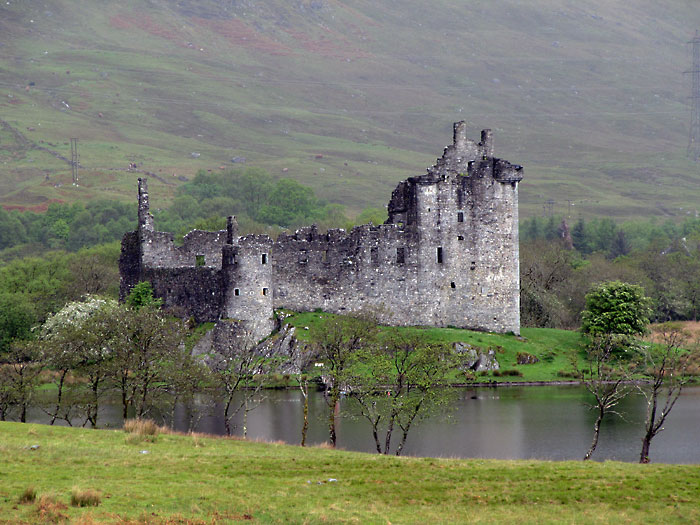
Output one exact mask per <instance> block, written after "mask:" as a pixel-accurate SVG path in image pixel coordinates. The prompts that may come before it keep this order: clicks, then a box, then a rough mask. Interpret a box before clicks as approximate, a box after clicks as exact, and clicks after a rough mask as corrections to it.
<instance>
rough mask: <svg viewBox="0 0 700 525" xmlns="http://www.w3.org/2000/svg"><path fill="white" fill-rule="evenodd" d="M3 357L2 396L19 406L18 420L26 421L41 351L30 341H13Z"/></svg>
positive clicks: (37, 373)
mask: <svg viewBox="0 0 700 525" xmlns="http://www.w3.org/2000/svg"><path fill="white" fill-rule="evenodd" d="M5 359H6V361H7V364H6V365H4V367H5V373H4V374H2V375H0V379H2V380H3V381H5V382H6V383H5V385H4V386H2V387H0V390H3V391H5V392H6V393H5V394H3V396H5V395H6V396H7V397H8V398H9V399H11V401H12V404H14V405H16V406H17V407H18V408H19V420H20V422H21V423H26V422H27V409H28V408H29V406H30V405H31V403H32V400H33V398H34V393H35V392H36V388H37V386H38V382H39V374H40V373H41V371H42V369H43V366H42V362H41V353H40V352H39V351H38V349H37V347H36V345H35V344H34V343H32V342H27V341H15V342H13V343H12V344H11V345H10V349H9V352H7V354H6V356H5ZM0 366H3V365H1V364H0Z"/></svg>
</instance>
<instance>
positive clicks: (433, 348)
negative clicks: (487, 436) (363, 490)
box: [348, 329, 455, 456]
mask: <svg viewBox="0 0 700 525" xmlns="http://www.w3.org/2000/svg"><path fill="white" fill-rule="evenodd" d="M354 358H355V359H354V360H355V362H356V363H361V364H362V366H359V367H355V374H354V375H353V376H351V378H350V379H349V381H348V383H349V387H350V389H349V395H350V397H351V399H353V400H355V401H356V402H357V404H358V406H359V410H360V414H361V415H362V417H364V418H365V419H367V421H369V423H370V425H371V428H372V437H373V438H374V443H375V446H376V449H377V453H378V454H389V452H390V450H391V442H392V437H393V433H394V430H395V429H396V427H398V429H399V430H400V431H401V439H400V441H399V444H398V446H397V447H396V451H395V453H396V455H397V456H400V455H401V453H402V452H403V449H404V447H405V445H406V440H407V439H408V434H409V431H410V430H411V427H412V425H413V423H414V422H415V421H417V420H418V419H420V418H422V417H425V416H427V415H429V414H432V413H435V411H436V410H438V409H444V408H446V407H447V406H448V404H449V401H450V400H451V398H452V394H453V391H452V390H451V389H450V388H449V385H448V376H449V373H450V372H451V371H452V370H453V369H454V365H455V361H454V354H453V352H452V350H451V347H450V346H449V345H447V344H444V343H434V342H431V341H429V340H428V338H427V337H426V335H425V334H424V333H422V332H418V331H408V330H401V329H389V330H388V331H387V332H386V333H383V334H382V336H381V337H380V342H379V344H377V345H372V346H366V347H363V348H362V349H360V350H359V351H358V352H357V353H356V354H355V355H354ZM367 369H369V371H367ZM380 432H381V433H383V434H384V436H383V440H380Z"/></svg>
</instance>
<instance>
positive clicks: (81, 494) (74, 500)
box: [70, 488, 102, 507]
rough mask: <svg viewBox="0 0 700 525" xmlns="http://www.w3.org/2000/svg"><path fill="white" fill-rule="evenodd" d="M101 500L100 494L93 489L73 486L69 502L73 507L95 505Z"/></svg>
mask: <svg viewBox="0 0 700 525" xmlns="http://www.w3.org/2000/svg"><path fill="white" fill-rule="evenodd" d="M101 502H102V496H100V493H99V492H96V491H94V490H91V489H88V490H80V489H76V488H74V489H73V490H72V492H71V496H70V504H71V505H72V506H73V507H97V506H98V505H99V504H100V503H101Z"/></svg>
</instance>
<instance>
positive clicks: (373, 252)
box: [370, 246, 379, 264]
mask: <svg viewBox="0 0 700 525" xmlns="http://www.w3.org/2000/svg"><path fill="white" fill-rule="evenodd" d="M370 256H371V260H372V264H379V248H377V247H376V246H372V248H371V249H370Z"/></svg>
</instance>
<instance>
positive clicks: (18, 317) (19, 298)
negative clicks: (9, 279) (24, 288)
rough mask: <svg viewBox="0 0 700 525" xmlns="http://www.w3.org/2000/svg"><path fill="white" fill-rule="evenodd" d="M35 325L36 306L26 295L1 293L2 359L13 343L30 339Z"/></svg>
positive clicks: (0, 339)
mask: <svg viewBox="0 0 700 525" xmlns="http://www.w3.org/2000/svg"><path fill="white" fill-rule="evenodd" d="M35 323H36V314H35V312H34V306H33V305H32V304H31V302H30V301H29V299H28V298H27V296H26V295H25V294H10V293H0V358H2V355H3V353H5V352H7V350H8V349H9V346H10V343H12V341H14V340H21V339H27V338H29V337H30V336H31V328H32V326H33V325H34V324H35Z"/></svg>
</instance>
